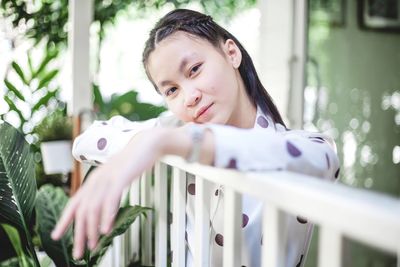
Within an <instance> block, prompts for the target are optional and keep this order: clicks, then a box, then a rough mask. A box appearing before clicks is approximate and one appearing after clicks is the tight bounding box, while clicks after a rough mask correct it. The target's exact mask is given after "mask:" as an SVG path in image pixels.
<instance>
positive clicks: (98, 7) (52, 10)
mask: <svg viewBox="0 0 400 267" xmlns="http://www.w3.org/2000/svg"><path fill="white" fill-rule="evenodd" d="M194 2H196V3H198V4H200V5H201V6H202V7H203V9H204V10H205V12H206V13H209V14H211V15H214V16H215V17H217V18H218V17H228V18H229V17H232V16H233V14H235V13H236V12H238V11H241V10H243V9H244V8H247V7H250V6H252V5H255V3H256V2H257V0H152V1H148V0H133V1H132V0H113V1H111V0H110V1H103V0H94V18H93V20H94V22H96V23H98V24H99V25H100V32H99V35H100V39H102V37H103V36H104V26H105V25H107V24H112V23H114V22H115V20H116V17H117V15H118V14H119V13H120V12H122V11H125V10H127V9H128V8H132V9H134V10H137V11H140V13H143V11H147V10H154V9H160V8H161V7H163V6H164V5H171V6H173V7H176V8H177V7H184V6H185V5H187V4H191V3H194ZM138 14H139V12H138ZM0 15H2V16H3V17H9V18H11V22H12V24H13V26H14V27H15V28H17V27H21V25H23V27H24V28H26V29H27V31H26V35H27V36H28V37H30V38H33V39H34V40H35V42H36V43H39V42H40V41H41V40H43V39H45V40H46V41H47V44H48V45H49V46H53V45H57V46H58V45H62V46H65V45H66V42H67V30H68V27H67V26H66V25H67V22H68V0H54V1H45V0H41V1H15V0H2V1H1V2H0Z"/></svg>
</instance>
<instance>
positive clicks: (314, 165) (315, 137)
mask: <svg viewBox="0 0 400 267" xmlns="http://www.w3.org/2000/svg"><path fill="white" fill-rule="evenodd" d="M180 125H182V122H179V121H178V120H176V119H173V118H158V119H152V120H148V121H145V122H131V121H128V120H126V119H124V118H123V117H121V116H116V117H113V118H112V119H110V120H109V121H106V122H100V121H95V122H94V123H93V124H92V125H91V126H90V127H89V128H88V129H87V130H86V131H85V132H84V133H83V134H82V135H80V136H79V137H78V138H77V139H75V141H74V145H73V155H74V157H75V158H76V159H77V160H79V161H82V162H85V163H89V164H91V165H99V164H101V163H103V162H106V161H107V159H108V158H109V157H110V156H111V155H113V154H115V153H117V152H118V151H120V150H121V149H122V148H123V147H124V146H125V145H126V144H127V143H128V141H129V140H130V139H131V138H132V137H133V136H134V135H135V134H136V133H138V132H139V131H141V130H143V129H147V128H151V127H163V126H180ZM206 126H207V128H209V129H210V130H211V131H212V132H213V134H214V137H215V144H216V147H215V157H214V158H215V161H214V165H215V166H216V167H221V168H231V169H236V170H239V171H257V170H259V171H266V170H274V171H276V170H289V171H293V172H297V173H303V174H307V175H310V176H315V177H317V178H320V179H326V180H332V181H335V180H336V178H337V177H338V176H339V161H338V158H337V156H336V153H335V144H334V142H333V141H332V139H331V138H329V137H328V136H325V135H323V134H319V133H310V132H306V131H302V130H287V129H286V128H285V127H284V126H283V125H281V124H274V123H273V121H272V119H271V118H270V117H269V116H267V115H266V114H264V113H263V112H262V111H261V109H260V108H257V116H256V120H255V122H254V127H253V128H252V129H239V128H235V127H231V126H227V125H216V124H206ZM186 183H187V203H186V221H187V224H186V235H185V238H186V244H187V254H186V255H187V257H186V258H187V262H186V266H194V262H193V253H192V252H193V251H194V221H195V220H194V218H195V209H194V199H195V198H194V197H195V195H196V182H195V178H194V176H193V175H190V174H188V175H187V181H186ZM209 194H210V200H211V201H210V220H211V222H210V228H209V230H210V231H209V241H210V266H215V267H217V266H218V267H219V266H222V250H223V246H224V236H223V214H224V211H223V207H224V204H223V203H224V188H223V186H221V185H217V184H214V185H213V188H212V190H210V191H209ZM242 212H243V214H242V230H243V241H242V257H241V258H242V262H241V266H261V247H262V246H263V245H267V244H268V238H267V239H264V238H263V233H262V226H261V225H262V224H261V223H262V221H261V218H262V203H261V202H260V201H259V200H257V199H255V198H253V197H251V196H248V195H243V197H242ZM284 220H285V225H286V229H285V230H286V231H285V233H286V236H285V237H282V238H285V240H284V244H285V250H286V251H285V255H286V263H285V266H296V267H297V266H303V265H304V261H305V258H306V254H307V250H308V246H309V243H310V240H311V234H312V228H313V225H312V224H311V223H310V222H308V220H307V218H304V217H302V216H301V215H286V216H285V218H284Z"/></svg>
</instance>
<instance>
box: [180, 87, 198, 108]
mask: <svg viewBox="0 0 400 267" xmlns="http://www.w3.org/2000/svg"><path fill="white" fill-rule="evenodd" d="M185 91H186V93H185V103H184V104H185V106H186V107H191V106H195V105H196V104H197V103H198V102H199V101H200V99H201V92H200V90H198V89H195V88H193V89H187V90H185Z"/></svg>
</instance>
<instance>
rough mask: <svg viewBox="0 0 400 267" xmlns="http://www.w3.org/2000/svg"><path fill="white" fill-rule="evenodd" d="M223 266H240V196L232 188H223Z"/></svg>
mask: <svg viewBox="0 0 400 267" xmlns="http://www.w3.org/2000/svg"><path fill="white" fill-rule="evenodd" d="M224 205H225V207H224V213H225V214H224V252H223V256H224V267H232V266H241V265H240V263H241V256H242V255H241V253H242V252H241V248H242V246H241V241H242V231H241V228H242V220H243V219H242V197H241V195H240V194H238V193H237V192H235V191H234V190H233V189H232V188H229V187H225V190H224Z"/></svg>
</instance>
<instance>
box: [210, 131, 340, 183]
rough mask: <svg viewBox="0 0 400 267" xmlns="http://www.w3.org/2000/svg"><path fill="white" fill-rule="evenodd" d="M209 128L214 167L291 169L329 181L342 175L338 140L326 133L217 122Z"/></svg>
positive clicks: (253, 169)
mask: <svg viewBox="0 0 400 267" xmlns="http://www.w3.org/2000/svg"><path fill="white" fill-rule="evenodd" d="M207 128H208V129H210V130H211V131H212V132H213V134H214V137H215V146H216V147H215V157H214V158H215V160H214V166H215V167H222V168H234V169H237V170H240V171H260V170H288V171H293V172H297V173H302V174H307V175H310V176H316V177H320V178H323V179H327V180H335V178H337V176H338V174H339V160H338V157H337V155H336V147H335V143H334V142H333V140H332V139H331V138H330V137H328V136H326V135H324V134H320V133H311V132H307V131H302V130H289V131H281V132H279V131H274V130H273V129H268V130H267V129H261V128H253V129H240V128H236V127H232V126H226V125H216V124H209V125H207Z"/></svg>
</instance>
